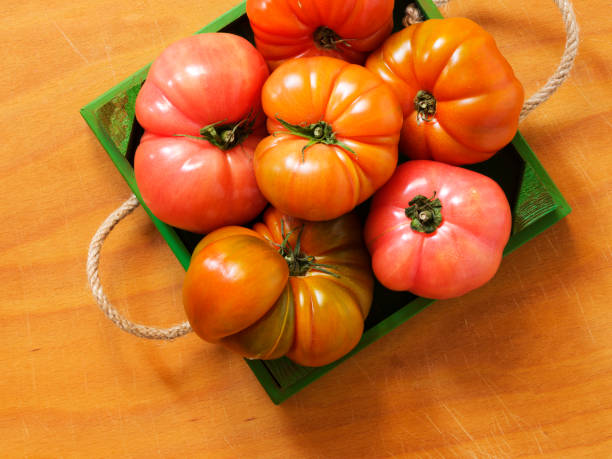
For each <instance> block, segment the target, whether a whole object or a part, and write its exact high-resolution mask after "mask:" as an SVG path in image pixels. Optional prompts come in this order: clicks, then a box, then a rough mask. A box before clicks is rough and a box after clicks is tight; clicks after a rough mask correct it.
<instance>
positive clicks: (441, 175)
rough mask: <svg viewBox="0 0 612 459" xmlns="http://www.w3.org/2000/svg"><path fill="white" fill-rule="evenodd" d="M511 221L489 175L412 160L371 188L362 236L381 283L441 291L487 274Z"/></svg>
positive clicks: (453, 291) (458, 289) (473, 284)
mask: <svg viewBox="0 0 612 459" xmlns="http://www.w3.org/2000/svg"><path fill="white" fill-rule="evenodd" d="M511 224H512V216H511V212H510V206H509V204H508V200H507V199H506V195H505V194H504V192H503V191H502V189H501V188H500V187H499V185H498V184H497V183H496V182H494V181H493V180H491V179H490V178H488V177H486V176H484V175H482V174H479V173H477V172H473V171H470V170H467V169H463V168H460V167H456V166H451V165H448V164H443V163H439V162H435V161H425V160H422V161H418V160H417V161H409V162H406V163H404V164H402V165H401V166H399V167H398V168H397V171H396V172H395V174H394V175H393V177H392V178H391V179H390V180H389V181H388V182H387V183H386V184H385V186H384V187H382V188H381V189H380V191H378V192H377V193H376V195H375V196H374V199H373V200H372V206H371V209H370V214H369V215H368V218H367V221H366V226H365V240H366V244H367V246H368V249H369V251H370V253H371V255H372V267H373V269H374V274H375V275H376V278H377V279H378V280H379V281H380V282H381V283H382V284H383V285H384V286H385V287H387V288H389V289H392V290H408V291H410V292H412V293H414V294H415V295H419V296H424V297H426V298H434V299H444V298H452V297H456V296H460V295H463V294H464V293H467V292H469V291H470V290H473V289H475V288H477V287H480V286H481V285H483V284H485V283H486V282H487V281H489V280H490V279H491V278H492V277H493V276H494V275H495V272H496V271H497V268H498V267H499V264H500V262H501V259H502V255H503V250H504V247H505V245H506V243H507V242H508V238H509V237H510V228H511Z"/></svg>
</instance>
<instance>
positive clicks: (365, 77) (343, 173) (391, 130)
mask: <svg viewBox="0 0 612 459" xmlns="http://www.w3.org/2000/svg"><path fill="white" fill-rule="evenodd" d="M262 104H263V108H264V111H265V113H266V115H267V116H268V132H270V134H272V135H271V136H269V137H266V138H265V139H263V140H262V141H261V142H260V143H259V145H258V146H257V149H256V150H255V158H254V168H255V177H256V179H257V184H258V185H259V188H260V190H261V192H262V193H263V195H264V196H265V197H266V198H267V199H268V200H269V201H270V202H271V203H272V204H273V205H274V206H275V207H277V208H279V209H280V210H281V211H283V212H285V213H287V214H289V215H294V216H296V217H299V218H303V219H305V220H316V221H320V220H329V219H332V218H336V217H338V216H340V215H342V214H344V213H346V212H349V211H351V210H352V209H353V208H354V207H355V206H356V205H357V204H359V203H361V202H363V201H365V200H366V199H367V198H369V197H370V196H371V195H372V194H373V193H374V191H376V190H377V189H378V188H379V187H380V186H382V184H383V183H385V182H386V181H387V180H388V179H389V177H391V174H392V173H393V171H394V170H395V166H396V164H397V142H398V140H399V131H400V128H401V126H402V112H401V108H400V105H399V103H398V101H397V98H396V97H395V95H394V94H393V92H392V91H391V89H390V88H389V87H388V86H387V85H385V84H384V83H383V81H382V80H381V79H380V78H378V77H377V76H376V75H374V74H372V72H370V71H369V70H367V69H365V68H364V67H361V66H358V65H354V64H349V63H347V62H345V61H341V60H339V59H333V58H330V57H308V58H301V59H292V60H290V61H287V62H285V63H284V64H283V65H281V66H280V67H279V68H278V69H276V70H275V71H274V72H273V73H272V75H270V78H268V80H267V81H266V83H265V84H264V87H263V92H262Z"/></svg>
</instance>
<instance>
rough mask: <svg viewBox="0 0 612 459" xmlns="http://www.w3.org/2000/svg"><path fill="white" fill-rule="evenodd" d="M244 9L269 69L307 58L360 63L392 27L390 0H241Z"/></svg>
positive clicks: (391, 0)
mask: <svg viewBox="0 0 612 459" xmlns="http://www.w3.org/2000/svg"><path fill="white" fill-rule="evenodd" d="M246 10H247V16H248V17H249V21H250V23H251V28H252V29H253V32H254V33H255V44H256V45H257V49H259V51H260V52H261V53H262V54H263V56H264V58H265V59H266V61H267V62H268V64H269V65H270V68H271V69H274V68H276V67H278V65H280V64H281V63H282V62H283V61H284V60H286V59H291V58H294V57H307V56H330V57H336V58H340V59H344V60H346V61H349V62H353V63H356V64H361V63H363V61H364V60H365V57H366V55H367V53H369V52H370V51H372V50H374V49H376V48H377V47H378V46H379V45H380V44H381V43H382V42H383V41H384V39H385V38H386V37H387V36H388V35H389V34H390V33H391V30H392V29H393V16H392V13H393V0H247V4H246Z"/></svg>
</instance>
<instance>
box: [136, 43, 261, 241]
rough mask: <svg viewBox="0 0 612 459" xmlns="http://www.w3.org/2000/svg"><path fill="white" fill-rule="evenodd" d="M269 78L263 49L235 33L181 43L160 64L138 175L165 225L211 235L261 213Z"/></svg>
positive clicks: (144, 95)
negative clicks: (264, 93) (259, 148)
mask: <svg viewBox="0 0 612 459" xmlns="http://www.w3.org/2000/svg"><path fill="white" fill-rule="evenodd" d="M267 76H268V69H267V67H266V64H265V62H264V60H263V58H262V56H261V55H260V54H259V53H258V52H257V50H256V49H255V48H254V47H253V46H252V45H251V44H250V43H249V42H248V41H246V40H245V39H244V38H241V37H239V36H237V35H231V34H224V33H211V34H201V35H194V36H192V37H188V38H185V39H182V40H179V41H178V42H176V43H174V44H172V45H170V46H169V47H168V48H167V49H166V50H165V51H164V52H163V53H162V54H161V55H160V56H159V57H158V58H157V59H156V60H155V62H154V63H153V65H152V66H151V70H150V71H149V74H148V76H147V80H146V81H145V83H144V85H143V87H142V89H141V91H140V93H139V94H138V98H137V100H136V118H137V119H138V122H139V123H140V124H141V125H142V126H143V128H144V129H145V135H144V136H143V137H142V140H141V143H140V145H139V147H138V149H137V150H136V156H135V159H134V171H135V174H136V182H137V183H138V188H139V190H140V193H141V194H142V198H143V200H144V202H145V204H146V205H147V206H148V207H149V209H150V210H151V211H152V212H153V213H154V214H155V215H156V216H157V217H158V218H159V219H160V220H162V221H164V222H166V223H168V224H170V225H173V226H176V227H179V228H182V229H186V230H189V231H193V232H198V233H204V232H207V231H210V230H212V229H214V228H218V227H220V226H223V225H227V224H239V223H245V222H247V221H249V220H251V219H253V218H254V217H255V216H256V215H257V214H258V213H259V212H261V210H262V209H263V207H264V206H265V204H266V202H265V199H264V198H263V196H262V195H261V193H260V192H259V189H258V188H257V184H256V182H255V176H254V173H253V166H252V161H253V152H254V149H255V146H256V145H257V142H258V141H259V140H260V138H261V135H257V134H255V133H252V131H253V129H255V128H256V127H257V126H256V125H257V124H258V123H261V116H260V114H261V99H260V97H261V87H262V86H263V83H264V81H265V80H266V78H267ZM194 137H197V138H194ZM205 139H206V140H205Z"/></svg>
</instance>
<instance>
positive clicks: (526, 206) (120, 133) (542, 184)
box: [81, 0, 571, 403]
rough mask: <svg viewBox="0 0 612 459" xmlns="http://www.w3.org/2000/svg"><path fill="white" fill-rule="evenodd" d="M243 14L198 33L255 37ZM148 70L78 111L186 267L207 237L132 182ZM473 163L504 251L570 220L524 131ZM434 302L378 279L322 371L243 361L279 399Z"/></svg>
mask: <svg viewBox="0 0 612 459" xmlns="http://www.w3.org/2000/svg"><path fill="white" fill-rule="evenodd" d="M408 3H409V1H407V0H398V1H397V2H396V6H395V12H394V15H395V24H396V29H399V28H400V27H401V18H402V17H403V13H404V9H405V6H406V5H407V4H408ZM417 4H418V6H419V7H420V8H421V11H423V13H424V15H425V16H426V17H427V18H440V17H442V16H441V14H440V12H439V11H438V9H437V8H436V7H435V5H434V4H433V3H432V2H431V0H417ZM245 13H246V4H245V3H244V2H243V3H241V4H240V5H238V6H236V7H234V8H233V9H231V10H229V11H228V12H226V13H225V14H223V15H222V16H221V17H219V18H217V19H216V20H214V21H213V22H211V23H210V24H208V25H207V26H206V27H204V28H203V29H202V30H200V31H199V32H198V33H203V32H217V31H223V32H230V33H235V34H238V35H241V36H243V37H245V38H247V39H248V40H250V41H251V42H253V33H252V31H251V29H250V27H249V22H248V20H247V17H246V14H245ZM160 51H161V50H160ZM148 69H149V66H146V67H144V68H142V69H140V70H139V71H138V72H136V73H135V74H133V75H132V76H131V77H129V78H127V79H126V80H125V81H123V82H121V83H119V84H118V85H117V86H115V87H114V88H112V89H110V90H109V91H107V92H106V93H104V94H103V95H101V96H100V97H98V98H97V99H95V100H94V101H93V102H91V103H89V104H87V105H86V106H85V107H83V108H82V109H81V114H82V115H83V118H85V120H86V121H87V123H88V124H89V126H90V127H91V129H92V130H93V131H94V133H95V135H96V136H97V137H98V139H99V141H100V142H101V144H102V145H103V146H104V148H105V150H106V151H107V153H108V155H109V156H110V158H111V160H112V161H113V162H114V163H115V165H116V167H117V169H118V170H119V172H120V173H121V174H122V175H123V177H124V178H125V180H126V181H127V183H128V185H129V186H130V188H131V189H132V191H133V192H134V193H135V194H136V196H137V197H138V199H139V201H140V203H141V204H142V205H143V208H144V209H145V210H146V211H147V213H148V214H149V216H150V217H151V219H152V221H153V223H154V224H155V226H156V227H157V228H158V229H159V231H160V232H161V234H162V235H163V237H164V238H165V239H166V241H167V242H168V244H169V246H170V248H171V249H172V251H173V252H174V254H175V255H176V257H177V258H178V260H179V262H180V263H181V264H182V266H183V267H184V268H185V269H187V267H188V266H189V260H190V258H191V251H192V250H193V248H194V247H195V244H196V243H197V242H198V241H199V240H200V239H201V237H202V236H201V235H196V234H192V233H188V232H185V231H182V230H179V229H176V228H173V227H170V226H168V225H166V224H165V223H163V222H161V221H160V220H159V219H157V218H156V217H155V216H154V215H153V214H152V213H151V212H150V210H149V209H148V208H147V207H146V206H145V205H144V203H143V202H142V198H141V196H140V193H139V192H138V187H137V185H136V181H135V179H134V169H133V167H132V164H133V159H134V151H135V149H136V146H137V145H138V142H139V140H140V136H141V135H142V128H141V127H140V126H139V125H138V123H137V122H136V121H135V119H134V103H135V100H136V96H137V94H138V91H139V90H140V87H141V85H142V83H143V81H144V79H145V78H146V75H147V72H148ZM469 168H470V169H473V170H477V171H478V172H481V173H483V174H485V175H487V176H489V177H491V178H493V179H494V180H496V181H497V182H498V183H499V184H500V185H501V187H502V188H503V190H504V191H505V193H506V196H507V197H508V200H509V202H510V204H511V206H512V209H513V226H512V236H511V237H510V241H509V242H508V245H507V246H506V248H505V251H504V255H505V254H508V253H510V252H512V251H513V250H514V249H516V248H517V247H519V246H521V245H522V244H524V243H525V242H527V241H529V240H530V239H532V238H533V237H535V236H536V235H537V234H539V233H540V232H542V231H544V230H545V229H546V228H548V227H550V226H551V225H553V224H554V223H556V222H557V221H559V220H560V219H562V218H563V217H565V216H566V215H567V214H568V213H569V212H570V210H571V209H570V207H569V205H568V203H567V202H566V200H565V199H564V198H563V196H562V195H561V193H560V192H559V190H558V189H557V187H556V186H555V184H554V183H553V182H552V180H551V179H550V177H549V176H548V174H547V173H546V171H545V170H544V168H543V167H542V165H541V164H540V162H539V161H538V159H537V158H536V156H535V154H534V153H533V151H532V150H531V148H530V147H529V145H528V144H527V142H526V141H525V139H524V138H523V137H522V136H521V134H520V133H517V134H516V136H515V138H514V139H513V140H512V142H511V144H509V145H508V146H507V147H505V148H504V149H503V150H501V151H500V152H498V153H497V154H496V155H495V156H494V157H493V158H491V159H490V160H488V161H485V162H483V163H480V164H477V165H474V166H470V167H469ZM368 206H369V202H366V203H364V204H362V205H361V206H359V208H358V209H357V212H358V214H359V215H360V216H361V217H362V218H365V216H366V215H367V211H368ZM431 303H433V300H429V299H426V298H420V297H416V296H414V295H412V294H410V293H405V292H392V291H390V290H387V289H385V288H384V287H383V286H382V285H380V284H379V283H376V285H375V289H374V300H373V304H372V309H371V312H370V315H369V316H368V318H367V319H366V323H365V332H364V334H363V337H362V339H361V341H360V342H359V344H358V345H357V347H356V348H355V349H354V350H353V351H352V352H350V353H349V354H348V355H346V356H345V357H343V358H342V359H340V360H338V361H336V362H334V363H332V364H329V365H327V366H324V367H320V368H306V367H301V366H299V365H296V364H294V363H293V362H291V361H290V360H289V359H287V358H282V359H278V360H272V361H262V360H246V362H247V363H248V365H249V366H250V367H251V369H252V370H253V372H254V373H255V375H256V376H257V378H258V379H259V381H260V383H261V384H262V385H263V387H264V388H265V390H266V391H267V393H268V395H269V396H270V398H271V399H272V401H273V402H274V403H281V402H282V401H283V400H285V399H286V398H287V397H289V396H291V395H293V394H295V393H296V392H298V391H299V390H300V389H303V388H304V387H305V386H307V385H308V384H310V383H311V382H312V381H314V380H315V379H317V378H319V377H320V376H322V375H323V374H325V373H326V372H328V371H329V370H331V369H332V368H333V367H335V366H336V365H338V364H339V363H340V362H342V361H343V360H345V359H347V358H350V357H351V356H352V355H353V354H355V353H356V352H359V350H361V349H363V348H364V347H365V346H367V345H368V344H370V343H372V342H374V341H376V340H377V339H378V338H380V337H381V336H383V335H385V334H386V333H388V332H389V331H391V330H392V329H394V328H395V327H397V326H398V325H400V324H401V323H403V322H405V321H406V320H408V319H409V318H410V317H412V316H413V315H415V314H416V313H418V312H419V311H421V310H422V309H424V308H425V307H427V306H428V305H430V304H431Z"/></svg>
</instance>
